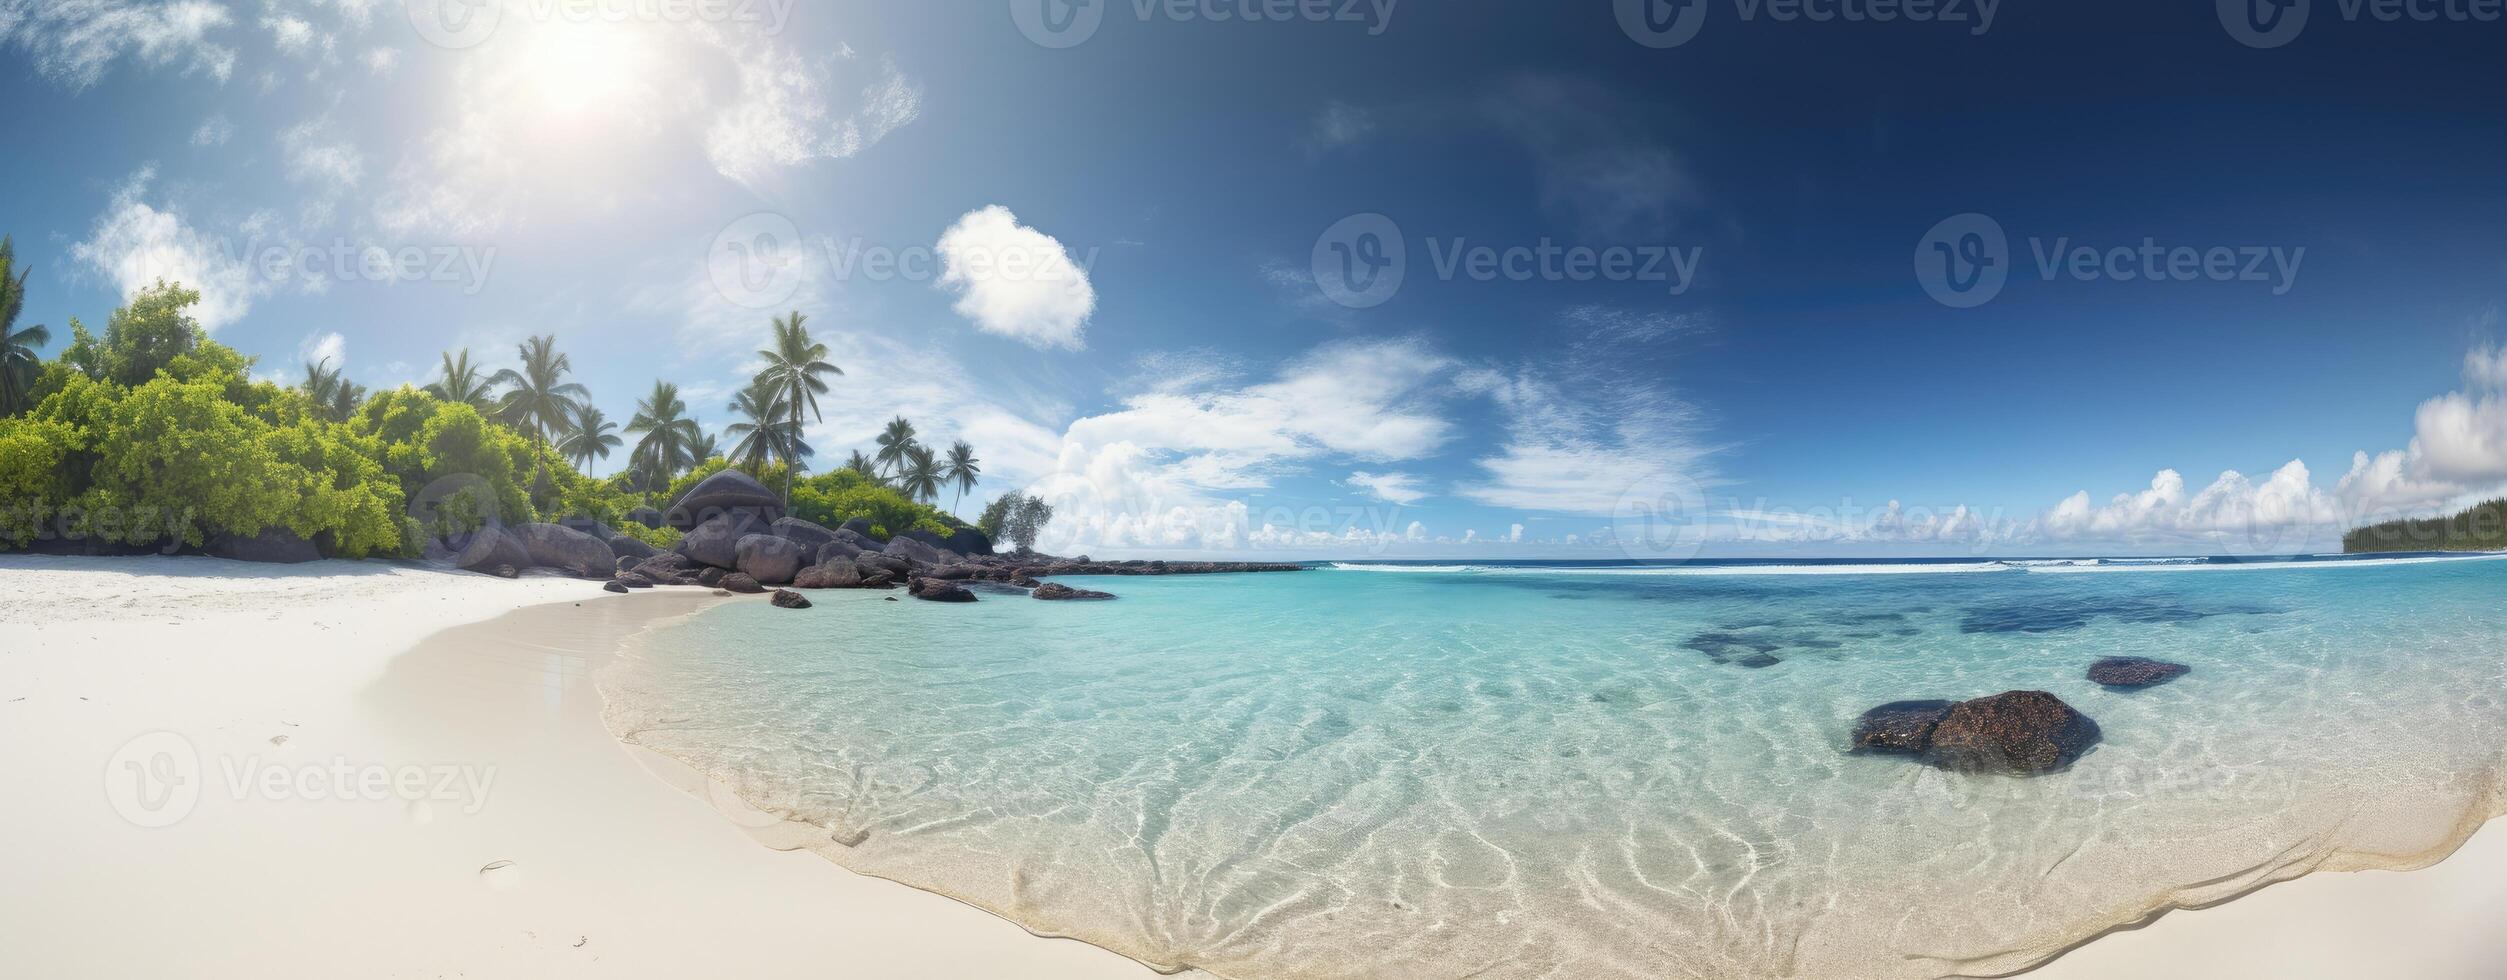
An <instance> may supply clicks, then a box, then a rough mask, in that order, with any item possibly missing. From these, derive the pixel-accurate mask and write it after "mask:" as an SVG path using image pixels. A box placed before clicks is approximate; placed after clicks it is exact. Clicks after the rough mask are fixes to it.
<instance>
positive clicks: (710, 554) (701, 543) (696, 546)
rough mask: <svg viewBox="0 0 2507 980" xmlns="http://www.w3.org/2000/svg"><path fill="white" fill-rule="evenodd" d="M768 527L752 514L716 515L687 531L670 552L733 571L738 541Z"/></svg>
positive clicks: (737, 556) (738, 547)
mask: <svg viewBox="0 0 2507 980" xmlns="http://www.w3.org/2000/svg"><path fill="white" fill-rule="evenodd" d="M768 526H769V525H768V524H767V523H766V522H763V521H760V520H758V519H757V517H756V516H755V515H753V514H745V513H738V512H730V513H721V514H716V515H714V516H713V517H711V518H709V519H707V520H706V521H705V522H704V523H702V524H699V525H697V526H696V527H695V528H694V529H692V530H690V531H688V533H687V535H686V536H685V537H682V538H680V539H679V543H678V544H677V545H674V546H672V547H671V549H670V550H672V551H676V552H678V553H680V554H683V555H686V556H688V557H689V558H692V559H695V560H696V562H697V563H698V564H701V565H712V566H714V567H715V568H736V567H738V566H739V564H740V539H741V538H745V537H748V536H749V535H752V534H756V533H759V532H760V531H763V530H764V529H765V528H766V527H768Z"/></svg>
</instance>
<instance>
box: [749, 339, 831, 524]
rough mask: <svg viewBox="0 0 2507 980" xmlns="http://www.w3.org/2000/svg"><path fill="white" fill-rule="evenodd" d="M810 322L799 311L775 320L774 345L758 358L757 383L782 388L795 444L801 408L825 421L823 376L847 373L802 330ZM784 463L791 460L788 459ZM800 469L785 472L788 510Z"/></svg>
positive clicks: (789, 467)
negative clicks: (821, 401)
mask: <svg viewBox="0 0 2507 980" xmlns="http://www.w3.org/2000/svg"><path fill="white" fill-rule="evenodd" d="M807 319H808V318H807V317H804V316H802V315H801V311H799V310H794V311H792V314H791V315H790V316H784V317H776V318H775V341H774V346H773V347H772V348H770V349H767V350H762V351H758V352H757V356H759V357H763V358H765V359H766V369H765V370H762V371H759V372H757V383H758V384H761V385H773V386H775V387H776V388H778V389H781V397H782V401H783V406H784V410H785V411H787V412H790V413H791V414H792V418H791V422H792V428H791V430H790V431H791V433H792V434H793V435H794V436H795V438H794V439H793V443H794V444H796V445H797V444H798V443H799V439H798V438H797V437H798V436H799V434H800V432H801V410H802V409H804V408H806V409H808V410H809V413H810V417H811V418H815V419H823V418H826V416H824V415H820V414H819V412H818V396H820V395H823V394H826V393H827V382H826V381H825V380H823V379H822V376H824V375H830V374H833V375H838V376H841V375H843V374H844V369H843V368H840V367H837V366H835V365H833V364H829V363H827V345H825V344H822V343H818V342H816V341H813V340H811V339H810V332H809V331H808V330H806V329H803V328H802V326H801V323H802V321H804V320H807ZM785 462H787V463H790V462H792V460H791V458H789V457H786V458H785ZM798 468H799V467H797V466H787V467H785V468H784V471H783V504H784V506H785V507H786V508H787V509H788V508H790V507H791V506H792V471H793V470H795V469H798Z"/></svg>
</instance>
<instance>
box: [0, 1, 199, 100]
mask: <svg viewBox="0 0 2507 980" xmlns="http://www.w3.org/2000/svg"><path fill="white" fill-rule="evenodd" d="M231 22H232V18H231V17H230V15H229V14H228V13H227V9H226V8H225V7H224V6H221V5H219V4H216V3H210V2H206V0H176V2H171V3H147V2H140V0H75V2H58V0H0V43H4V44H14V45H16V46H18V47H20V48H23V49H25V50H26V51H27V52H29V53H31V54H32V55H34V59H35V69H36V71H37V72H39V73H41V74H42V75H44V76H45V77H47V78H50V79H52V80H53V81H55V82H58V83H61V84H64V85H67V86H69V87H70V88H72V89H84V88H86V87H88V86H90V85H94V84H95V83H96V82H97V81H98V80H100V79H102V78H103V77H104V74H105V72H106V71H107V70H108V69H110V68H111V67H112V66H113V63H114V62H115V61H117V60H119V59H121V58H123V57H124V56H126V55H127V56H129V57H130V58H131V59H132V60H134V61H137V62H138V63H140V64H142V65H145V66H147V67H150V68H165V67H170V66H175V65H180V66H181V67H182V72H183V74H185V75H190V74H193V73H201V74H206V75H208V76H210V77H211V78H215V79H217V80H218V81H219V82H220V83H224V82H225V81H226V80H227V78H228V76H229V75H231V74H232V73H233V72H234V70H235V49H233V48H230V47H226V46H224V45H220V44H215V43H212V42H210V41H209V36H210V34H212V33H213V32H215V31H217V30H219V29H221V28H224V27H226V26H227V25H228V24H230V23H231Z"/></svg>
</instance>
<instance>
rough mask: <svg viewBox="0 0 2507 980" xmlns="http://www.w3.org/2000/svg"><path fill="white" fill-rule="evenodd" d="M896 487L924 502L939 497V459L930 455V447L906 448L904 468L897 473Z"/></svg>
mask: <svg viewBox="0 0 2507 980" xmlns="http://www.w3.org/2000/svg"><path fill="white" fill-rule="evenodd" d="M897 489H898V490H901V491H904V493H905V495H906V496H908V497H912V498H914V499H916V500H920V501H922V502H924V503H930V502H932V501H934V500H938V499H940V460H939V459H937V458H935V457H934V456H933V455H932V452H931V448H930V447H928V446H915V447H913V448H911V449H908V450H906V453H905V465H904V469H903V470H902V471H901V472H899V473H898V474H897Z"/></svg>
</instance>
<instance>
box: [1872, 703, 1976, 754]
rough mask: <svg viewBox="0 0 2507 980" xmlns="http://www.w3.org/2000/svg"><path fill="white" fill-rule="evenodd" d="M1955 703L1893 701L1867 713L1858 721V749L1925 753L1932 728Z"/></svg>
mask: <svg viewBox="0 0 2507 980" xmlns="http://www.w3.org/2000/svg"><path fill="white" fill-rule="evenodd" d="M1954 704H1955V702H1950V701H1891V702H1889V703H1888V704H1884V705H1881V706H1880V707H1877V708H1873V709H1872V710H1870V711H1866V712H1863V717H1862V718H1861V719H1860V720H1858V721H1856V722H1855V723H1854V750H1855V751H1857V752H1887V753H1893V754H1898V755H1922V754H1923V752H1924V746H1925V745H1926V744H1928V743H1929V742H1931V741H1932V730H1933V728H1934V727H1935V726H1938V725H1940V724H1941V719H1943V718H1946V717H1948V716H1949V714H1950V708H1951V707H1952V706H1953V705H1954Z"/></svg>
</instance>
